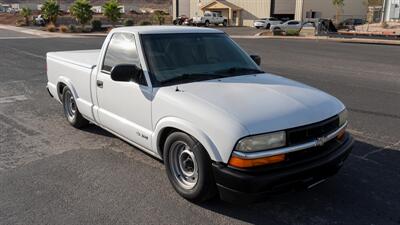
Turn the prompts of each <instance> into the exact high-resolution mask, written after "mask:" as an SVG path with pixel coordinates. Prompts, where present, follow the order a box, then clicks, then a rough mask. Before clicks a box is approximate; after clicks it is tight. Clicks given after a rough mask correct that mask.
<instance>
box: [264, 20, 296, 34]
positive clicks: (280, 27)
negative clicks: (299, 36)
mask: <svg viewBox="0 0 400 225" xmlns="http://www.w3.org/2000/svg"><path fill="white" fill-rule="evenodd" d="M301 28H302V23H301V21H297V20H289V21H286V22H284V23H281V24H277V25H271V30H273V31H284V32H285V31H287V30H296V31H300V30H301Z"/></svg>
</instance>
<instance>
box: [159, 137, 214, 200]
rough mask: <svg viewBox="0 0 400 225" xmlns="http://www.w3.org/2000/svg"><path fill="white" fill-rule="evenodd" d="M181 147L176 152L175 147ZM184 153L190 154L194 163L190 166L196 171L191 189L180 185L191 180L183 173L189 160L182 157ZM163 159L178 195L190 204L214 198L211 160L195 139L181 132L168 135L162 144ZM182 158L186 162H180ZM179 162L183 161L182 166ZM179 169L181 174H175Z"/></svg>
mask: <svg viewBox="0 0 400 225" xmlns="http://www.w3.org/2000/svg"><path fill="white" fill-rule="evenodd" d="M182 145H183V147H184V150H183V151H178V152H177V150H176V149H177V147H178V148H179V147H180V146H182ZM185 151H188V152H189V153H190V154H192V157H193V159H194V161H195V162H194V163H193V164H192V169H193V171H194V172H196V169H197V178H196V181H194V178H193V182H194V184H193V183H190V185H193V186H191V187H187V186H185V184H183V183H182V180H185V179H189V180H190V179H191V178H190V177H186V176H185V172H184V171H183V170H185V169H183V168H186V167H187V166H186V164H185V163H186V161H188V158H190V157H187V158H185V157H184V156H182V155H184V152H185ZM179 152H180V154H179ZM163 157H164V164H165V168H166V171H167V175H168V179H169V181H170V182H171V184H172V186H173V187H174V189H175V190H176V192H178V194H179V195H181V196H182V197H184V198H185V199H187V200H189V201H192V202H204V201H207V200H210V199H212V198H214V197H215V196H216V194H217V188H216V184H215V181H214V175H213V172H212V166H211V159H210V157H209V155H208V154H207V152H206V150H205V149H204V148H203V146H202V145H201V144H200V143H199V142H198V141H197V140H196V139H194V138H193V137H191V136H189V135H187V134H186V133H183V132H174V133H172V134H170V135H169V136H168V137H167V140H166V141H165V144H164V153H163ZM182 158H183V159H186V160H182ZM191 159H192V158H191ZM179 161H181V162H182V161H183V164H179ZM189 162H190V160H189ZM192 162H193V161H192ZM176 163H178V164H176ZM189 164H190V163H189ZM179 168H180V169H181V170H180V171H179V172H180V173H182V174H179V173H177V170H179ZM189 169H190V167H189ZM177 174H179V175H180V176H179V175H177Z"/></svg>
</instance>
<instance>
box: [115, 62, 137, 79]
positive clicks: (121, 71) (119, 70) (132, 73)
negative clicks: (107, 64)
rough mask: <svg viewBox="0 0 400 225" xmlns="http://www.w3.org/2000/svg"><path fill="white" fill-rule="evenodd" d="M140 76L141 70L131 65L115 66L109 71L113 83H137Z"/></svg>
mask: <svg viewBox="0 0 400 225" xmlns="http://www.w3.org/2000/svg"><path fill="white" fill-rule="evenodd" d="M141 75H142V69H140V68H139V67H137V66H136V65H132V64H120V65H116V66H114V67H113V68H112V70H111V79H112V80H113V81H120V82H129V81H134V82H138V81H139V78H140V76H141Z"/></svg>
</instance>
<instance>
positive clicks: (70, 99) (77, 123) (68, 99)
mask: <svg viewBox="0 0 400 225" xmlns="http://www.w3.org/2000/svg"><path fill="white" fill-rule="evenodd" d="M62 102H63V108H64V115H65V118H67V121H68V123H69V124H71V125H72V126H73V127H75V128H82V127H84V126H86V125H88V124H89V121H87V120H86V119H85V118H83V116H82V114H81V113H80V112H79V110H78V106H77V105H76V102H75V98H74V96H73V95H72V92H71V90H69V88H68V87H64V89H63V92H62Z"/></svg>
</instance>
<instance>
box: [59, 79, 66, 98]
mask: <svg viewBox="0 0 400 225" xmlns="http://www.w3.org/2000/svg"><path fill="white" fill-rule="evenodd" d="M65 86H67V85H66V84H64V83H62V82H60V83H58V85H57V93H58V98H59V99H60V101H62V98H61V96H62V92H63V90H64V87H65Z"/></svg>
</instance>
